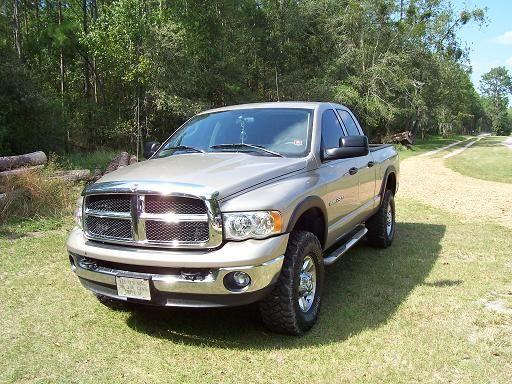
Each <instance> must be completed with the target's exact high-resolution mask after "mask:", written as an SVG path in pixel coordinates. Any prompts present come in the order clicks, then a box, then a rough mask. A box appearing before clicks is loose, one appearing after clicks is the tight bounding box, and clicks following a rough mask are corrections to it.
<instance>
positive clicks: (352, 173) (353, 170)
mask: <svg viewBox="0 0 512 384" xmlns="http://www.w3.org/2000/svg"><path fill="white" fill-rule="evenodd" d="M357 171H358V169H357V168H356V167H352V168H350V169H349V170H348V173H350V174H351V175H355V174H356V173H357Z"/></svg>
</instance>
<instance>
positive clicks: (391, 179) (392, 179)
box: [384, 172, 396, 195]
mask: <svg viewBox="0 0 512 384" xmlns="http://www.w3.org/2000/svg"><path fill="white" fill-rule="evenodd" d="M386 189H389V190H390V191H391V192H393V195H394V194H395V193H396V175H395V173H394V172H391V173H390V174H389V175H388V179H387V180H386V187H385V188H384V190H386Z"/></svg>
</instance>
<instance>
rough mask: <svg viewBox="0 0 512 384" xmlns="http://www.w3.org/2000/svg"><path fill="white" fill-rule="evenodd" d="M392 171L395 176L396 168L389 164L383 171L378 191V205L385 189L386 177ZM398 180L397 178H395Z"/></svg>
mask: <svg viewBox="0 0 512 384" xmlns="http://www.w3.org/2000/svg"><path fill="white" fill-rule="evenodd" d="M392 173H394V174H395V177H396V168H395V166H394V165H390V166H389V167H388V168H387V169H386V172H385V173H384V177H383V178H382V184H381V186H380V191H379V194H380V203H379V206H380V204H382V199H383V198H384V192H385V189H386V184H387V183H388V178H389V175H390V174H392ZM397 182H398V180H397Z"/></svg>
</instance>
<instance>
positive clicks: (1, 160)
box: [0, 151, 48, 172]
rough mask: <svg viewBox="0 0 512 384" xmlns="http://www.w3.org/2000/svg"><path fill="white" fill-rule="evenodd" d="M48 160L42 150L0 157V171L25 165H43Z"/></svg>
mask: <svg viewBox="0 0 512 384" xmlns="http://www.w3.org/2000/svg"><path fill="white" fill-rule="evenodd" d="M47 162H48V158H47V157H46V155H45V153H44V152H41V151H38V152H32V153H27V154H25V155H19V156H3V157H0V172H2V171H9V170H12V169H17V168H21V167H26V166H36V165H43V164H46V163H47Z"/></svg>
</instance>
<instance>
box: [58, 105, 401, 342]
mask: <svg viewBox="0 0 512 384" xmlns="http://www.w3.org/2000/svg"><path fill="white" fill-rule="evenodd" d="M144 155H145V157H146V158H147V159H148V160H147V161H142V162H139V163H136V164H133V165H130V166H127V167H124V168H122V169H119V170H117V171H115V172H112V173H109V174H107V175H105V176H103V177H102V178H101V179H100V180H98V181H97V182H96V183H93V184H90V185H88V186H87V187H86V188H85V189H84V191H83V193H82V197H81V198H80V199H79V204H78V207H77V210H76V214H75V216H76V217H75V219H76V222H77V225H76V227H75V228H74V229H73V231H72V232H71V233H70V236H69V238H68V241H67V249H68V253H69V261H70V263H71V269H72V271H74V272H75V273H76V275H77V276H78V278H79V280H80V282H81V283H82V285H83V286H84V287H85V288H87V289H89V290H91V291H92V292H94V293H95V294H96V295H97V296H99V297H105V296H106V297H108V298H112V299H117V300H124V301H128V302H135V303H142V304H152V305H158V306H179V307H219V306H238V305H245V304H249V303H254V302H259V308H260V312H261V318H262V320H263V323H264V324H265V325H266V326H267V327H268V328H269V329H270V330H273V331H275V332H280V333H285V334H292V335H300V334H303V333H304V332H306V331H308V330H309V329H310V328H311V327H312V326H313V325H314V323H315V322H316V320H317V317H318V314H319V310H320V304H321V302H322V294H323V285H324V278H326V275H325V274H324V266H328V265H331V264H333V263H334V262H335V261H336V260H338V259H339V258H340V256H342V255H343V254H344V253H345V252H346V251H347V250H348V249H349V248H351V247H352V246H353V245H354V244H355V243H357V242H358V241H359V240H361V239H363V238H365V239H366V241H367V242H368V243H369V244H371V245H373V246H377V247H388V246H389V245H391V242H392V241H393V236H394V233H395V203H394V195H395V193H396V192H397V188H398V175H399V165H398V154H397V152H396V151H395V149H394V148H393V146H391V145H369V144H368V139H367V137H366V136H365V135H364V133H363V131H362V129H361V126H360V125H359V123H358V121H357V119H356V118H355V116H354V115H353V113H352V112H351V111H350V110H349V109H348V108H346V107H344V106H343V105H339V104H334V103H327V102H276V103H258V104H246V105H236V106H228V107H223V108H218V109H213V110H209V111H205V112H202V113H200V114H198V115H196V116H194V117H193V118H191V119H190V120H188V121H187V122H186V123H185V124H183V125H182V126H181V127H180V128H179V129H177V130H176V131H175V132H174V133H173V134H172V135H171V136H170V137H169V138H168V139H167V140H166V141H165V142H164V143H163V144H161V145H160V144H159V143H157V142H149V143H146V144H145V153H144Z"/></svg>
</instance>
